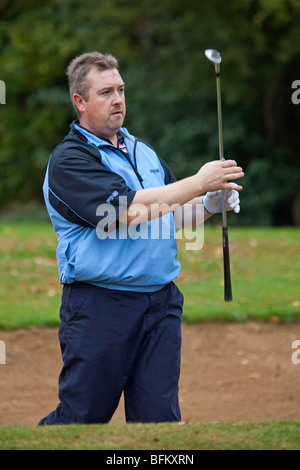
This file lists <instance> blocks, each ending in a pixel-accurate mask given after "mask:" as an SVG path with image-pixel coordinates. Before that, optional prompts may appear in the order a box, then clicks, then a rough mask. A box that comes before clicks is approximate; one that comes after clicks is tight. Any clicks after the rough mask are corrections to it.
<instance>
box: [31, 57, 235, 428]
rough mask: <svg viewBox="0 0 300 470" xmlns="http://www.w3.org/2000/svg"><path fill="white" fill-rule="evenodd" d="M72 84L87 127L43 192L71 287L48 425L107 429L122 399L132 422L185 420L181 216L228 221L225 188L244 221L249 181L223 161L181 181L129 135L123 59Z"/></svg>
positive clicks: (73, 67)
mask: <svg viewBox="0 0 300 470" xmlns="http://www.w3.org/2000/svg"><path fill="white" fill-rule="evenodd" d="M67 75H68V78H69V87H70V95H71V99H72V101H73V105H74V107H75V110H76V112H77V114H78V121H74V122H73V123H72V125H71V131H70V133H69V134H68V135H67V136H66V137H65V139H64V140H63V141H62V142H61V143H60V144H59V145H58V146H57V147H56V149H55V150H54V152H53V154H52V156H51V158H50V161H49V164H48V168H47V172H46V177H45V182H44V187H43V191H44V197H45V201H46V206H47V209H48V211H49V214H50V217H51V220H52V223H53V226H54V229H55V231H56V233H57V234H58V248H57V261H58V270H59V275H60V282H61V283H62V284H64V287H63V294H62V304H61V309H60V317H61V326H60V330H59V339H60V344H61V350H62V358H63V368H62V371H61V374H60V378H59V398H60V403H59V405H58V407H57V408H56V410H55V411H53V412H51V413H50V414H49V415H48V416H46V417H45V418H43V419H42V420H41V421H40V423H39V424H68V423H101V422H108V421H109V420H110V419H111V417H112V415H113V413H114V411H115V410H116V408H117V406H118V403H119V399H120V396H121V394H122V392H124V397H125V412H126V419H127V421H131V422H150V421H152V422H161V421H178V420H180V419H181V416H180V409H179V403H178V381H179V372H180V348H181V332H180V328H181V314H182V304H183V296H182V294H181V292H180V291H179V289H178V288H177V287H176V285H175V284H174V283H173V282H172V281H173V280H174V279H176V278H177V277H178V274H179V270H180V265H179V262H178V260H177V246H176V239H175V228H174V218H175V219H177V225H180V223H181V220H182V218H184V217H183V215H184V211H185V210H186V208H187V207H191V206H192V207H194V208H197V206H198V207H202V208H203V202H204V206H205V210H203V213H204V218H207V217H209V216H210V215H211V213H214V212H220V211H221V197H220V193H218V192H216V191H218V190H220V189H225V190H226V201H227V202H226V205H227V210H231V209H234V210H235V211H236V212H238V211H239V198H238V191H239V190H241V189H242V187H241V186H239V185H234V183H228V181H230V180H235V179H238V178H241V177H242V176H243V175H244V174H243V171H242V169H241V168H240V167H238V166H237V164H236V162H234V161H232V160H227V161H223V162H221V161H219V160H216V161H213V162H209V163H207V164H206V165H204V166H203V167H202V168H200V170H199V172H198V173H197V174H195V175H193V176H191V177H189V178H186V179H184V180H181V181H176V179H175V177H174V176H173V174H172V172H171V170H170V168H169V167H168V166H167V165H166V163H165V162H164V161H163V160H162V159H161V158H160V157H159V156H158V155H157V154H156V152H155V151H154V150H153V149H152V148H151V147H150V146H149V145H147V144H145V143H144V142H143V141H141V140H140V139H137V138H135V137H134V136H132V135H131V134H130V133H129V132H128V131H127V129H126V128H124V127H122V125H123V122H124V118H125V113H126V107H125V84H124V82H123V79H122V77H121V75H120V73H119V71H118V62H117V60H116V59H115V58H114V57H112V56H111V55H103V54H100V53H98V52H93V53H86V54H83V55H81V56H79V57H77V58H75V59H74V60H73V61H72V62H71V64H70V65H69V67H68V70H67ZM233 185H234V186H233ZM233 188H234V189H235V190H233ZM205 193H207V194H206V195H205V196H204V198H203V197H202V196H200V195H201V194H205ZM107 214H109V216H108V215H107ZM198 219H199V217H198ZM184 220H185V218H184ZM157 222H159V224H157ZM196 222H201V220H197V221H196ZM191 223H192V224H193V223H194V222H193V221H191ZM153 227H154V228H155V230H154V231H153V232H152V229H153ZM166 227H167V228H168V229H169V232H168V233H169V234H170V236H168V237H166V236H164V237H163V236H162V235H161V233H162V231H161V230H162V229H163V228H166ZM132 228H134V230H133V231H132ZM150 228H151V231H150V235H151V236H149V231H147V230H148V229H150ZM145 230H146V231H145ZM145 234H146V236H145ZM153 234H154V235H153ZM147 235H148V236H147Z"/></svg>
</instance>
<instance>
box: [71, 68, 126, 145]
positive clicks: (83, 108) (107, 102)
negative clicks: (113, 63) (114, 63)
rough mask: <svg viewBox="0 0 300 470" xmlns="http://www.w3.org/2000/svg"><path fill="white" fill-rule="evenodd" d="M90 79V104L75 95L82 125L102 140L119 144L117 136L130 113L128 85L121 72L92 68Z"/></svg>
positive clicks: (88, 100)
mask: <svg viewBox="0 0 300 470" xmlns="http://www.w3.org/2000/svg"><path fill="white" fill-rule="evenodd" d="M87 80H88V82H89V84H90V88H89V96H88V99H87V101H85V100H84V99H83V98H82V97H81V96H80V95H74V100H75V102H76V104H77V106H78V108H79V110H80V112H81V117H80V124H81V125H82V126H83V127H85V128H86V129H88V130H90V131H91V132H93V133H94V134H96V135H97V136H98V137H104V138H109V139H110V140H111V141H112V142H113V143H116V133H117V132H118V131H119V129H120V127H122V125H123V122H124V119H125V114H126V105H125V84H124V82H123V80H122V78H121V76H120V74H119V72H118V70H117V69H111V70H104V71H99V70H97V69H96V68H92V69H91V70H90V71H89V73H88V75H87ZM75 96H77V101H76V98H75Z"/></svg>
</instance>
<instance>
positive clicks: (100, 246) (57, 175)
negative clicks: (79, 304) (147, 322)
mask: <svg viewBox="0 0 300 470" xmlns="http://www.w3.org/2000/svg"><path fill="white" fill-rule="evenodd" d="M119 137H121V138H122V139H124V143H125V145H126V149H127V153H125V152H123V151H122V150H120V149H117V148H115V147H114V146H113V145H112V144H111V143H110V142H109V141H106V140H103V139H100V138H99V137H97V136H96V135H94V134H92V133H91V132H89V131H88V130H86V129H84V128H83V127H81V126H80V125H79V123H78V122H77V121H74V122H73V123H72V124H71V130H70V133H69V134H68V135H67V136H66V137H65V138H64V140H63V141H62V142H61V143H60V144H59V145H58V146H57V147H56V148H55V150H54V152H53V153H52V155H51V157H50V160H49V163H48V167H47V171H46V176H45V181H44V185H43V193H44V198H45V202H46V207H47V210H48V212H49V215H50V218H51V221H52V224H53V227H54V230H55V232H56V233H57V235H58V247H57V251H56V256H57V263H58V271H59V278H60V283H62V284H70V283H72V282H74V281H80V282H86V283H89V284H93V285H96V286H101V287H105V288H109V289H119V290H132V291H141V292H151V291H155V290H158V289H160V288H162V287H163V286H164V285H166V284H167V283H169V282H171V281H172V280H174V279H176V278H177V277H178V274H179V270H180V264H179V262H178V260H177V243H176V239H175V228H174V220H173V214H172V213H170V214H167V215H165V216H163V217H160V218H159V219H153V220H150V221H148V222H145V223H141V224H139V225H138V226H133V225H130V226H127V225H126V226H125V225H123V224H118V222H116V223H115V225H114V226H113V230H111V229H110V231H109V232H107V233H105V230H102V229H101V230H99V229H98V228H99V226H100V225H101V222H102V223H104V221H105V214H107V213H108V212H113V213H115V219H118V217H119V216H120V215H121V213H122V212H124V211H125V210H126V209H127V208H128V207H129V205H130V204H131V202H132V200H133V198H134V195H135V193H136V191H137V190H139V189H143V188H153V187H157V186H163V185H165V184H169V183H172V182H174V181H176V179H175V177H174V175H173V174H172V172H171V170H170V168H169V167H168V166H167V164H166V163H165V162H164V161H163V160H162V159H161V158H160V157H159V156H158V155H157V153H156V152H155V151H154V150H153V148H152V147H150V146H149V145H148V144H146V143H144V142H143V141H142V140H140V139H137V138H135V137H134V136H132V135H130V134H129V132H128V131H127V129H126V128H121V129H120V131H119ZM124 201H125V203H124ZM103 209H107V210H108V212H106V211H105V210H103ZM109 209H112V211H110V210H109ZM121 225H122V227H121ZM101 227H102V226H101ZM124 227H126V229H125V231H124ZM102 228H103V227H102Z"/></svg>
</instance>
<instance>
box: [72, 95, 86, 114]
mask: <svg viewBox="0 0 300 470" xmlns="http://www.w3.org/2000/svg"><path fill="white" fill-rule="evenodd" d="M73 102H74V104H75V105H76V108H77V109H78V110H79V111H80V113H83V112H84V110H85V100H84V99H83V97H82V96H81V95H79V94H78V93H74V94H73Z"/></svg>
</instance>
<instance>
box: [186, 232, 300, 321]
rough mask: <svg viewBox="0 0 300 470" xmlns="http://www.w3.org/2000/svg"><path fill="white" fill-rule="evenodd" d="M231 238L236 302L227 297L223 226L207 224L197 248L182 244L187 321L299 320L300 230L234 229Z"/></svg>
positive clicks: (233, 285) (232, 274) (233, 288)
mask: <svg viewBox="0 0 300 470" xmlns="http://www.w3.org/2000/svg"><path fill="white" fill-rule="evenodd" d="M229 240H230V241H229V243H230V258H231V276H232V290H233V302H225V301H224V292H223V289H224V287H223V261H222V257H223V253H222V244H221V243H222V240H221V228H208V229H205V236H204V245H203V248H202V249H201V250H200V251H198V252H193V251H184V250H182V249H181V246H182V242H181V243H180V244H179V246H180V251H179V259H180V261H181V265H182V273H181V276H180V277H179V285H180V288H181V290H182V292H183V294H184V296H185V307H184V318H185V320H187V321H192V322H199V321H207V320H218V321H228V320H235V321H243V320H245V319H247V318H253V319H259V320H272V321H275V322H278V321H284V322H288V321H291V320H299V318H300V256H299V255H300V244H299V241H300V229H299V228H232V229H230V230H229Z"/></svg>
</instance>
